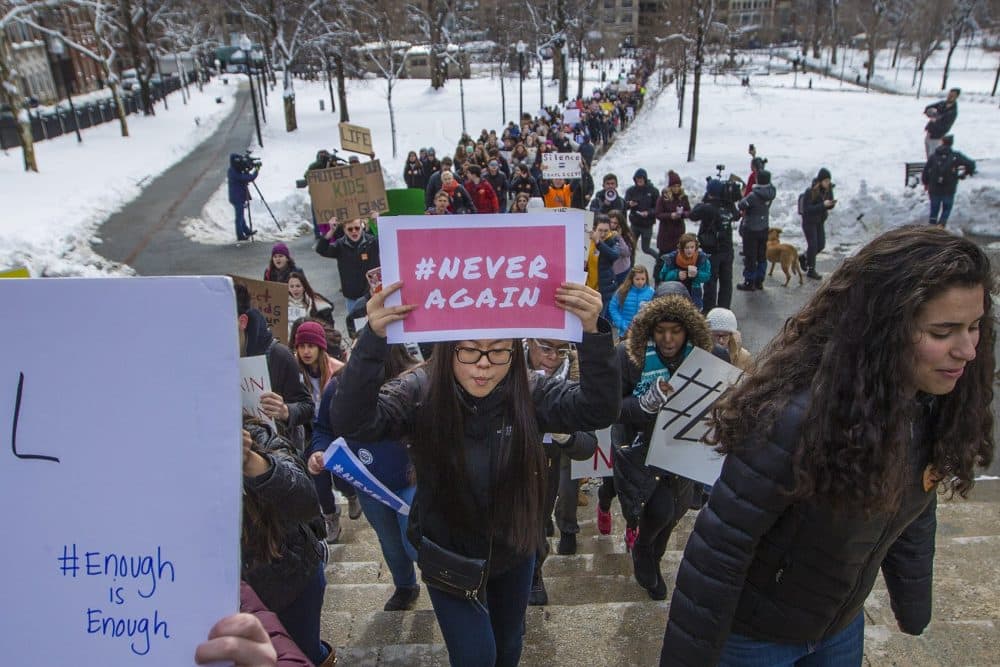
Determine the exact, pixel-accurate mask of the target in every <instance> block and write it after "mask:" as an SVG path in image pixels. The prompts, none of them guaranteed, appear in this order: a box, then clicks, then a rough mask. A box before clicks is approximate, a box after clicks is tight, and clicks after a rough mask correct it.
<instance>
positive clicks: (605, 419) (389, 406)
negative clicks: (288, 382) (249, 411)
mask: <svg viewBox="0 0 1000 667" xmlns="http://www.w3.org/2000/svg"><path fill="white" fill-rule="evenodd" d="M602 327H603V328H604V329H605V330H606V331H604V332H602V333H594V334H587V333H585V334H583V342H582V343H581V344H580V345H579V346H578V347H577V350H578V351H579V355H580V382H579V383H577V382H569V381H566V380H562V379H560V378H557V377H551V378H541V377H538V376H537V375H533V376H532V378H531V383H532V396H531V398H532V401H533V402H534V405H535V415H536V418H537V420H538V432H539V433H572V432H573V431H578V430H595V429H600V428H604V427H606V426H608V425H609V424H610V423H611V422H612V420H614V419H615V418H616V417H617V416H618V409H619V405H620V402H619V397H620V396H621V391H620V389H619V387H620V378H619V373H618V367H617V365H616V364H615V359H614V350H613V348H612V346H611V333H610V327H609V326H608V324H607V322H604V321H603V320H602ZM386 354H387V345H386V341H385V339H384V338H380V337H379V336H377V335H375V334H373V333H372V332H371V330H369V329H367V328H366V329H364V331H363V332H362V334H361V338H360V339H359V340H358V345H357V347H356V348H355V349H354V351H353V352H352V353H351V359H350V361H348V363H347V366H346V367H345V368H344V370H343V371H341V375H340V389H339V391H338V392H337V401H338V402H339V403H340V406H341V407H343V409H342V410H338V411H337V412H336V414H332V415H331V422H332V423H331V426H332V428H333V430H334V432H336V433H342V434H344V436H345V437H350V438H356V439H358V440H362V441H366V442H371V441H375V440H381V439H385V438H399V439H403V438H405V437H406V436H407V435H409V434H411V433H412V432H413V428H414V423H415V420H416V412H417V410H418V409H419V408H420V403H421V401H422V400H423V397H424V396H425V395H426V392H427V389H428V386H427V375H426V373H425V372H424V371H423V369H418V370H416V371H414V372H412V373H409V374H406V375H404V376H403V377H401V378H399V379H397V380H392V381H390V382H388V383H386V384H385V386H384V387H382V380H383V377H382V376H383V373H384V369H385V364H384V359H385V355H386ZM380 387H382V391H381V393H380V391H379V388H380ZM504 394H505V391H504V387H503V385H502V384H501V385H500V386H499V387H498V388H497V389H496V390H494V391H493V392H492V393H491V394H489V395H488V396H486V397H484V398H479V399H476V398H472V397H470V396H467V395H464V394H463V396H464V404H465V409H466V414H465V438H464V442H463V443H462V447H463V448H464V450H465V460H466V469H467V477H468V480H469V483H468V486H467V487H466V490H465V492H464V493H463V494H462V497H459V498H446V499H441V498H437V497H436V496H435V492H436V489H435V488H433V487H431V486H429V485H426V484H423V485H422V484H420V479H421V478H422V477H424V476H425V475H424V474H423V473H422V472H421V470H420V461H419V457H415V463H416V465H417V468H416V472H417V493H416V497H415V499H414V502H413V505H412V507H411V509H410V526H409V535H410V540H411V541H413V542H415V543H418V540H419V536H420V535H421V534H422V535H426V536H427V537H428V538H429V539H431V540H433V541H434V542H436V543H438V544H439V545H441V546H442V547H444V548H446V549H451V550H453V551H456V552H458V553H460V554H463V555H466V556H470V557H474V558H485V557H486V555H487V554H488V553H489V549H490V535H489V531H488V530H487V526H486V525H485V524H486V520H485V517H488V516H489V515H490V508H491V506H492V502H491V498H490V487H491V480H490V458H491V452H492V450H494V449H498V448H499V447H503V446H505V444H506V435H505V434H504V433H503V432H504V431H505V429H504V426H505V424H508V425H509V418H508V417H507V415H506V405H505V403H506V398H505V395H504ZM508 428H509V426H508ZM500 475H501V479H502V475H503V472H502V471H501V472H500ZM442 502H448V503H465V504H466V505H467V506H469V507H474V508H475V511H474V513H473V514H474V515H475V516H481V517H484V521H483V524H484V525H482V526H481V530H479V531H475V532H471V533H468V532H462V533H456V532H454V531H453V530H451V527H450V526H449V524H448V523H447V521H446V520H445V518H444V517H443V516H442V515H441V514H439V513H438V512H436V511H435V510H434V508H435V507H436V506H438V505H439V504H440V503H442ZM422 508H425V509H422ZM501 511H502V509H501ZM538 521H539V524H540V523H541V517H539V518H538ZM527 555H528V554H526V553H517V552H516V551H515V550H514V549H513V547H511V546H509V545H507V544H504V543H502V542H500V541H499V540H496V539H495V540H494V541H493V555H492V559H491V561H490V573H491V576H492V575H496V574H501V573H503V572H505V571H506V570H508V569H509V568H510V567H512V566H513V565H516V564H517V562H518V561H519V560H521V559H523V558H525V557H526V556H527Z"/></svg>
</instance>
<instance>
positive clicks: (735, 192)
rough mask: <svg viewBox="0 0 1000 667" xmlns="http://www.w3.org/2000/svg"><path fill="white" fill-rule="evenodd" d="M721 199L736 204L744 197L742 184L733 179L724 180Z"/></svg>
mask: <svg viewBox="0 0 1000 667" xmlns="http://www.w3.org/2000/svg"><path fill="white" fill-rule="evenodd" d="M720 199H721V200H722V201H724V202H726V203H727V204H735V203H736V202H738V201H739V200H741V199H743V190H742V188H740V184H739V183H737V182H736V181H732V180H727V181H723V184H722V196H721V197H720Z"/></svg>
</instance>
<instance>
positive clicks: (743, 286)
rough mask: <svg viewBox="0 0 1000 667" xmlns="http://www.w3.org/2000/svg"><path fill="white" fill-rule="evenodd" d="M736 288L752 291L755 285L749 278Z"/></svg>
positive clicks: (742, 290)
mask: <svg viewBox="0 0 1000 667" xmlns="http://www.w3.org/2000/svg"><path fill="white" fill-rule="evenodd" d="M736 289H738V290H739V291H741V292H752V291H753V290H754V286H753V283H752V282H750V281H749V280H747V281H744V282H743V283H742V284H740V285H737V286H736Z"/></svg>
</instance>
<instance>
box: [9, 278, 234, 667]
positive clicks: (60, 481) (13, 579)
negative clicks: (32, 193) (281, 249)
mask: <svg viewBox="0 0 1000 667" xmlns="http://www.w3.org/2000/svg"><path fill="white" fill-rule="evenodd" d="M0 302H2V303H3V304H4V312H5V316H6V317H8V318H10V321H11V322H14V323H16V325H17V326H11V327H5V328H4V331H3V333H0V340H2V344H3V345H4V346H5V348H6V349H8V350H15V349H19V350H20V352H19V353H18V354H5V355H0V415H2V419H3V421H4V423H5V425H6V426H5V429H10V430H6V433H5V435H7V434H10V440H9V441H7V442H6V444H5V446H4V447H3V449H2V452H0V502H2V504H3V506H4V508H5V512H4V533H5V535H6V536H7V541H6V542H5V548H4V549H0V570H2V571H3V572H4V573H5V576H4V596H5V599H6V600H8V601H9V604H8V605H7V606H8V607H9V609H8V613H7V614H5V616H4V623H3V625H4V629H3V633H2V636H3V638H4V647H3V663H4V664H6V665H42V664H44V665H115V666H116V667H130V666H139V665H142V666H144V667H168V666H170V667H173V666H176V665H193V663H194V652H195V648H196V646H197V645H198V644H200V643H201V642H203V641H205V639H206V637H207V634H208V631H209V629H210V628H211V627H212V626H213V625H214V624H215V622H216V621H218V620H219V619H220V618H222V617H223V616H227V615H229V614H233V613H235V612H236V611H238V609H239V581H240V551H239V549H240V526H241V511H240V498H241V494H242V488H241V485H242V475H241V468H242V453H241V445H240V419H239V415H240V405H239V396H238V395H237V392H236V383H237V381H238V379H239V366H238V364H237V358H238V356H239V350H238V346H237V333H236V327H235V324H234V323H235V321H236V305H235V301H234V299H233V288H232V284H231V283H230V281H229V280H228V279H227V278H224V277H218V276H214V277H206V276H202V277H185V278H100V279H58V278H52V279H46V280H0ZM39 304H45V307H44V308H40V307H39ZM151 304H155V307H151ZM83 312H86V314H87V315H86V317H78V316H77V315H78V314H80V313H83ZM178 313H184V315H185V317H189V318H191V321H192V322H197V326H195V327H178V326H177V314H178ZM67 317H70V318H71V319H72V321H73V341H74V344H75V345H80V346H82V347H81V348H80V349H84V350H86V353H84V354H69V355H67V354H53V353H52V351H53V350H65V348H66V327H65V324H66V318H67ZM26 340H28V341H31V343H32V344H31V345H30V346H28V347H25V346H24V341H26ZM54 410H55V412H54ZM15 603H16V604H15Z"/></svg>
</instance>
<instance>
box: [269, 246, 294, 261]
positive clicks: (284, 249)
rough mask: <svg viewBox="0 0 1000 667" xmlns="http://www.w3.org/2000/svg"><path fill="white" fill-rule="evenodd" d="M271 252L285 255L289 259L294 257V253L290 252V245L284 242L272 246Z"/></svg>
mask: <svg viewBox="0 0 1000 667" xmlns="http://www.w3.org/2000/svg"><path fill="white" fill-rule="evenodd" d="M271 254H272V255H284V256H285V257H287V258H288V259H291V258H292V253H291V252H289V250H288V246H286V245H285V244H284V243H275V244H274V245H273V246H271Z"/></svg>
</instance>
